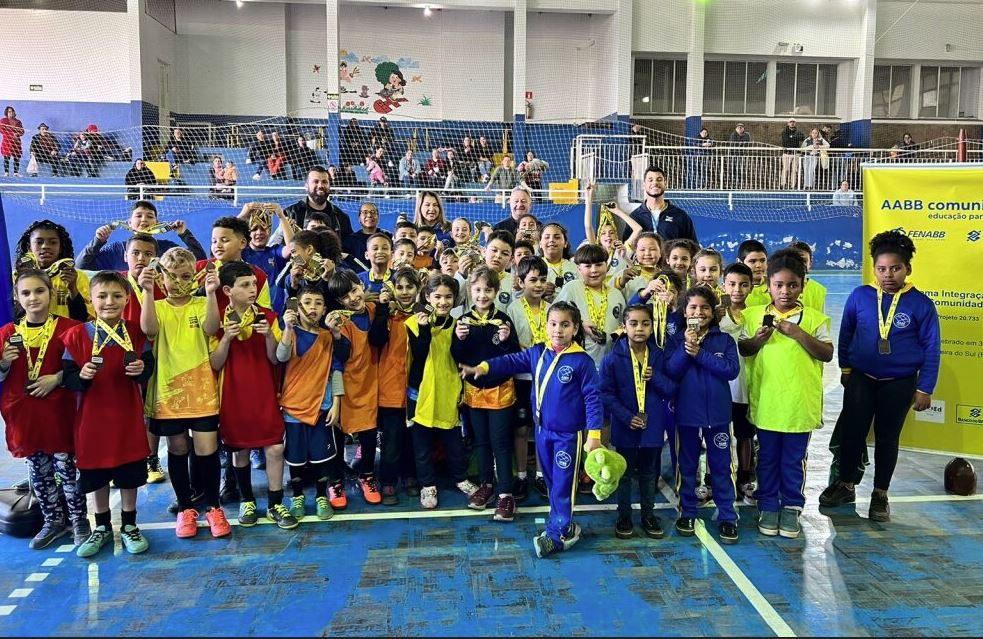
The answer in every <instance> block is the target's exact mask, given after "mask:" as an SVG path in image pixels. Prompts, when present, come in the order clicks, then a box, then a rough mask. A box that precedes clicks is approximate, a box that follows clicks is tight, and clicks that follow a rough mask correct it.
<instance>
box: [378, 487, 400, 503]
mask: <svg viewBox="0 0 983 639" xmlns="http://www.w3.org/2000/svg"><path fill="white" fill-rule="evenodd" d="M382 505H383V506H397V505H399V493H397V492H396V487H395V486H383V487H382Z"/></svg>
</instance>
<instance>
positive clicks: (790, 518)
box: [778, 508, 802, 539]
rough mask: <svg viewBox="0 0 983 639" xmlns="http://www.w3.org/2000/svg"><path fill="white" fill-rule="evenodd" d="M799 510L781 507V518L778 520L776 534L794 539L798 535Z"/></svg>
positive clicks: (799, 528)
mask: <svg viewBox="0 0 983 639" xmlns="http://www.w3.org/2000/svg"><path fill="white" fill-rule="evenodd" d="M800 530H802V529H801V527H800V526H799V511H798V510H796V509H794V508H782V514H781V518H780V520H779V522H778V534H779V535H781V536H782V537H787V538H788V539H795V538H796V537H798V536H799V531H800Z"/></svg>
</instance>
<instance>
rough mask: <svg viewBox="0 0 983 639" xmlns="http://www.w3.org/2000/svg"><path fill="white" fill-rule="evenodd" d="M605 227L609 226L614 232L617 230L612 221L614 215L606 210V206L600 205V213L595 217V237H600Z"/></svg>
mask: <svg viewBox="0 0 983 639" xmlns="http://www.w3.org/2000/svg"><path fill="white" fill-rule="evenodd" d="M605 226H610V227H612V228H613V229H614V230H616V231H617V230H618V225H617V224H616V223H615V221H614V214H613V213H611V209H610V208H608V206H607V204H602V205H601V212H600V214H599V215H598V216H597V231H596V233H595V235H596V236H597V237H600V236H601V229H603V228H604V227H605Z"/></svg>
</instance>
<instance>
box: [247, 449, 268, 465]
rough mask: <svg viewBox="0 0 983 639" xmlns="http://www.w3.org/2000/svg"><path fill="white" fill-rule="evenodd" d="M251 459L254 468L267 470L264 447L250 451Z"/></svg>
mask: <svg viewBox="0 0 983 639" xmlns="http://www.w3.org/2000/svg"><path fill="white" fill-rule="evenodd" d="M249 461H250V463H251V464H252V467H253V470H266V453H265V452H264V451H263V449H262V448H254V449H252V450H251V451H249Z"/></svg>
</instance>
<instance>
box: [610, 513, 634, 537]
mask: <svg viewBox="0 0 983 639" xmlns="http://www.w3.org/2000/svg"><path fill="white" fill-rule="evenodd" d="M614 536H615V537H617V538H618V539H631V538H632V537H634V536H635V526H634V524H632V523H631V518H630V517H621V516H619V517H618V521H617V522H615V524H614Z"/></svg>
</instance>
